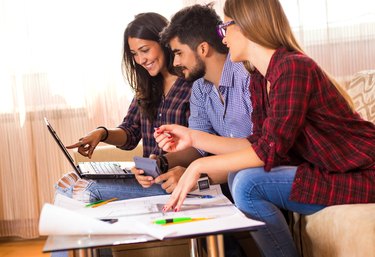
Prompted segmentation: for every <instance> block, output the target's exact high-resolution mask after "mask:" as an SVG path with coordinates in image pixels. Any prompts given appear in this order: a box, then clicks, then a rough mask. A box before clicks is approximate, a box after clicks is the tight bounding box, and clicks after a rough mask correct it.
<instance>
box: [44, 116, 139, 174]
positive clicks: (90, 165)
mask: <svg viewBox="0 0 375 257" xmlns="http://www.w3.org/2000/svg"><path fill="white" fill-rule="evenodd" d="M44 121H45V123H46V125H47V128H48V130H49V132H50V133H51V135H52V137H53V138H54V139H55V141H56V143H57V144H58V145H59V147H60V149H61V150H62V152H63V153H64V155H65V157H66V159H68V161H69V163H70V164H71V165H72V167H73V169H74V170H75V172H76V173H77V175H78V176H79V177H80V178H85V179H114V178H134V174H133V173H131V171H130V169H129V168H122V167H121V165H120V164H119V163H116V162H80V163H78V164H77V165H75V163H74V159H73V158H72V156H71V155H70V154H69V152H68V150H67V148H66V147H65V146H64V144H63V143H62V141H61V140H60V138H59V136H58V135H57V133H56V131H55V130H54V129H53V128H52V126H51V124H50V123H49V121H48V119H47V118H46V117H44Z"/></svg>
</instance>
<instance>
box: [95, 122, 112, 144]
mask: <svg viewBox="0 0 375 257" xmlns="http://www.w3.org/2000/svg"><path fill="white" fill-rule="evenodd" d="M96 129H104V130H105V136H104V138H102V139H100V141H101V142H104V141H106V140H107V138H108V135H109V133H108V129H107V128H106V127H103V126H99V127H97V128H96Z"/></svg>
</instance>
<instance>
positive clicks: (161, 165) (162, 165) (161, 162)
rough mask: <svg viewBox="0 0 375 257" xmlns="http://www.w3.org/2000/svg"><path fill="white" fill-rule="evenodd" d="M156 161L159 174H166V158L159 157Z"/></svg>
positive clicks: (167, 165)
mask: <svg viewBox="0 0 375 257" xmlns="http://www.w3.org/2000/svg"><path fill="white" fill-rule="evenodd" d="M157 159H158V161H159V168H160V172H161V173H165V172H167V171H168V169H169V163H168V159H167V157H165V156H164V155H159V156H158V157H157Z"/></svg>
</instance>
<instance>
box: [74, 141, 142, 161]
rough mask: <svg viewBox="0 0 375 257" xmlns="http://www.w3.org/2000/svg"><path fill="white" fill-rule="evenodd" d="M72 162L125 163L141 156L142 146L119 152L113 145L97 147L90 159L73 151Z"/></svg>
mask: <svg viewBox="0 0 375 257" xmlns="http://www.w3.org/2000/svg"><path fill="white" fill-rule="evenodd" d="M73 155H74V160H75V161H76V163H77V162H88V161H95V162H103V161H114V162H117V161H118V162H120V161H121V162H127V161H133V156H136V155H137V156H143V150H142V145H141V144H139V145H138V146H137V147H136V148H135V149H133V150H131V151H125V150H121V149H119V148H117V147H115V146H113V145H98V146H97V147H96V149H95V151H94V153H93V155H92V157H91V159H89V158H87V157H84V156H82V155H81V154H79V153H78V152H77V150H74V151H73Z"/></svg>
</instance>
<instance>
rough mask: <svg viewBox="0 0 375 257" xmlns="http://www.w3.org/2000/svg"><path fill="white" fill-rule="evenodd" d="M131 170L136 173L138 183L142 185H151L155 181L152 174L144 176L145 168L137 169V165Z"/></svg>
mask: <svg viewBox="0 0 375 257" xmlns="http://www.w3.org/2000/svg"><path fill="white" fill-rule="evenodd" d="M131 172H132V173H133V174H134V175H135V179H136V180H137V181H138V183H139V184H140V185H141V186H142V187H145V188H147V187H150V186H151V185H153V184H154V183H155V182H154V179H153V178H152V177H151V176H144V175H143V174H144V171H143V170H140V169H137V168H135V167H133V168H131Z"/></svg>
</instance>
